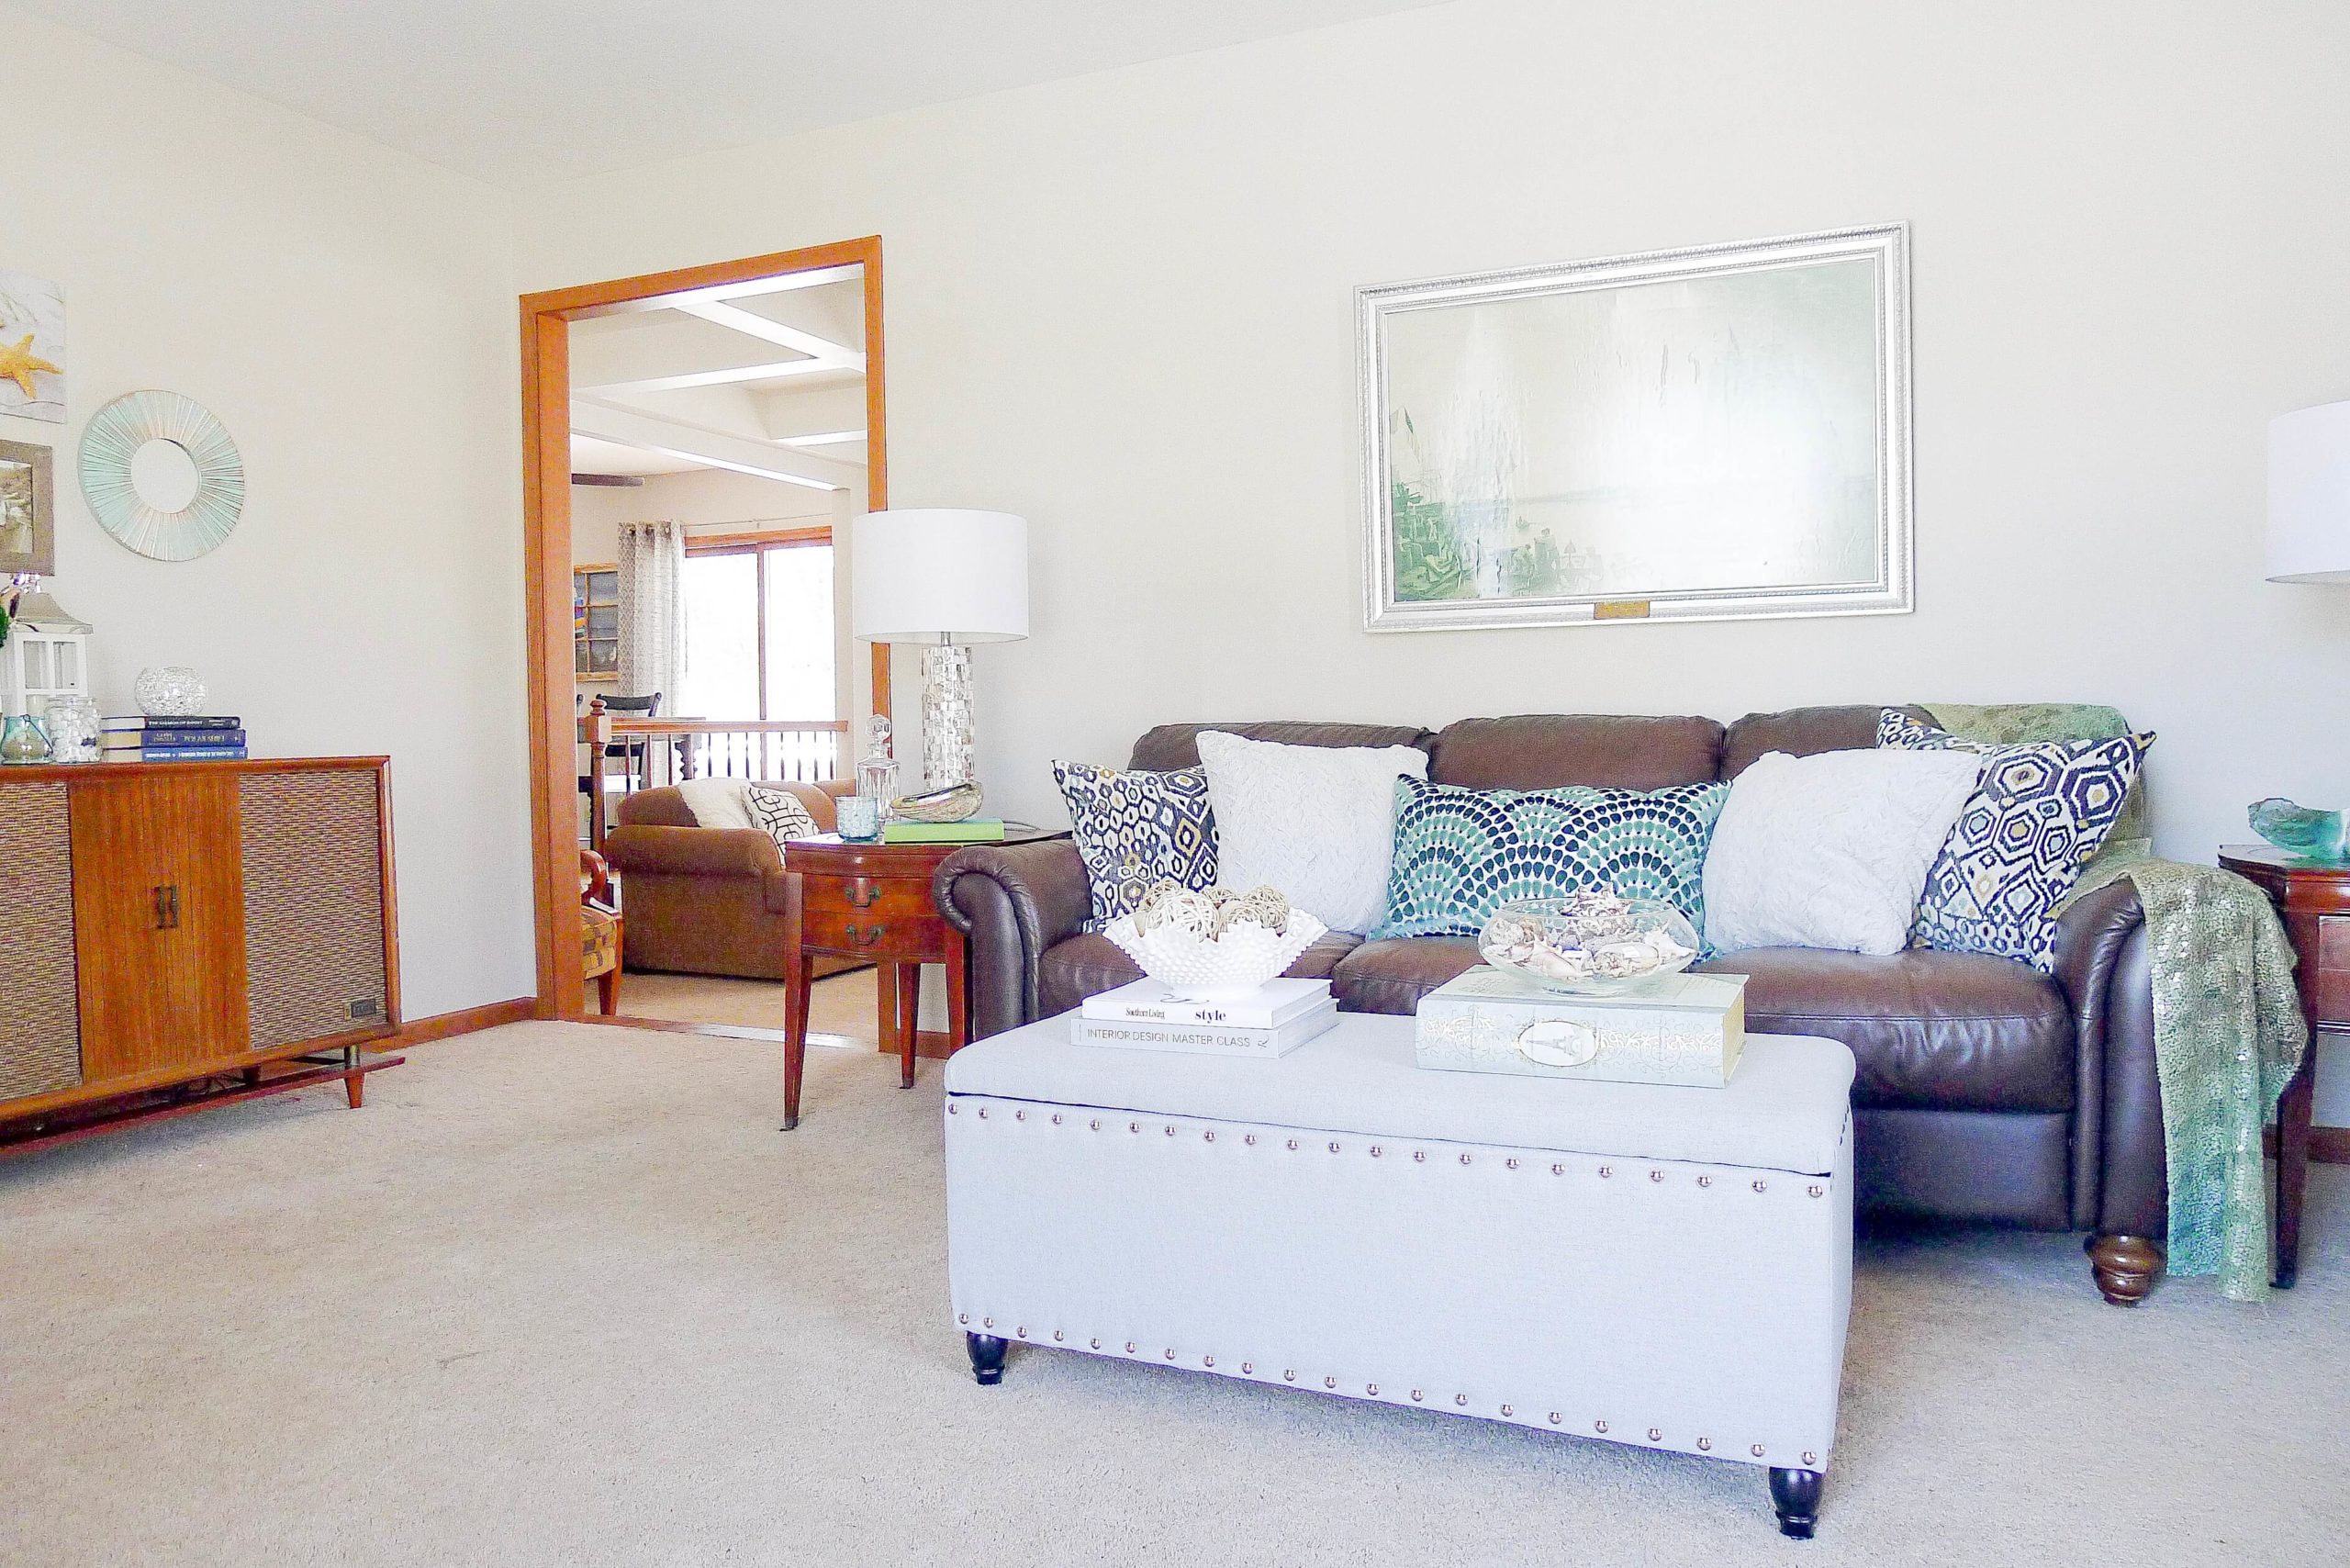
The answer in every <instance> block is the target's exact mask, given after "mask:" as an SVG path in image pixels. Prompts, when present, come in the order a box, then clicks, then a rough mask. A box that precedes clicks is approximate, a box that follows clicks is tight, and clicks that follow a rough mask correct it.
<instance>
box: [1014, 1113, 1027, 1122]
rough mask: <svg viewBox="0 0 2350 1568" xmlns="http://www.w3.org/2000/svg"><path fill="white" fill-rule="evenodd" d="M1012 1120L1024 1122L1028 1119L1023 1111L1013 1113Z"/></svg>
mask: <svg viewBox="0 0 2350 1568" xmlns="http://www.w3.org/2000/svg"><path fill="white" fill-rule="evenodd" d="M1012 1119H1013V1121H1015V1122H1024V1121H1026V1120H1027V1119H1028V1113H1027V1112H1025V1111H1014V1112H1013V1113H1012Z"/></svg>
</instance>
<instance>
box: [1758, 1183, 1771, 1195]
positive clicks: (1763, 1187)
mask: <svg viewBox="0 0 2350 1568" xmlns="http://www.w3.org/2000/svg"><path fill="white" fill-rule="evenodd" d="M1770 1185H1771V1183H1769V1182H1755V1183H1754V1190H1755V1191H1756V1192H1758V1193H1760V1192H1763V1191H1765V1190H1767V1189H1768V1188H1769V1187H1770Z"/></svg>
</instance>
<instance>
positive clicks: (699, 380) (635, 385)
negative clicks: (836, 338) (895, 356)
mask: <svg viewBox="0 0 2350 1568" xmlns="http://www.w3.org/2000/svg"><path fill="white" fill-rule="evenodd" d="M856 357H857V364H856V368H860V369H861V368H862V367H863V365H864V363H865V356H864V355H863V354H859V355H857V356H856ZM849 368H851V367H850V366H847V365H844V364H838V363H836V362H834V361H833V360H828V359H816V358H812V357H811V358H808V359H787V360H778V361H776V362H775V363H773V364H738V365H735V366H734V367H733V368H732V369H729V370H689V371H687V372H685V373H684V374H682V375H646V376H640V377H638V378H637V379H635V380H632V381H602V382H599V383H597V384H596V385H595V386H576V387H574V388H573V390H574V391H576V392H580V393H586V394H596V393H605V394H610V393H615V392H682V391H684V390H685V389H686V388H687V387H689V386H733V385H734V384H735V383H737V382H744V381H772V380H774V379H775V378H776V377H778V376H781V375H815V374H816V373H817V372H819V371H825V370H846V369H849Z"/></svg>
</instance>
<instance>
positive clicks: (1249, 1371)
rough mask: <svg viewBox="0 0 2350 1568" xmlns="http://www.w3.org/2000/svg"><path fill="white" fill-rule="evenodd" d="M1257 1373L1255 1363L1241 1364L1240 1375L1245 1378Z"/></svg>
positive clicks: (1246, 1362)
mask: <svg viewBox="0 0 2350 1568" xmlns="http://www.w3.org/2000/svg"><path fill="white" fill-rule="evenodd" d="M1256 1371H1257V1363H1256V1362H1254V1361H1243V1362H1241V1363H1240V1375H1241V1376H1243V1377H1248V1376H1252V1375H1254V1373H1255V1372H1256Z"/></svg>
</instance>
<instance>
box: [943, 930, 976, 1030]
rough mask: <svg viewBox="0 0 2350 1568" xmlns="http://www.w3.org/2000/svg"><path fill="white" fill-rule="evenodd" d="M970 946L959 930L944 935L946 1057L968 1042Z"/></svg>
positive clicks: (969, 1028) (967, 939)
mask: <svg viewBox="0 0 2350 1568" xmlns="http://www.w3.org/2000/svg"><path fill="white" fill-rule="evenodd" d="M970 971H971V943H970V938H968V937H967V936H965V935H963V934H962V933H961V932H959V931H953V930H950V931H948V932H947V933H946V1054H947V1055H949V1056H952V1055H954V1054H955V1053H956V1052H957V1051H959V1050H961V1049H962V1048H963V1047H965V1046H968V1045H969V1044H970V1043H971V972H970Z"/></svg>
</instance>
